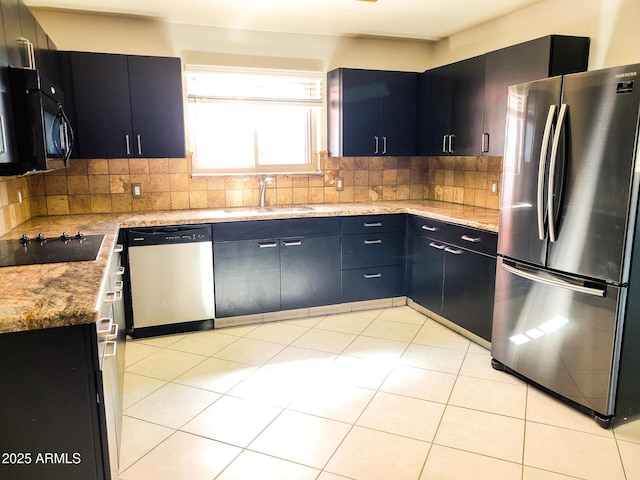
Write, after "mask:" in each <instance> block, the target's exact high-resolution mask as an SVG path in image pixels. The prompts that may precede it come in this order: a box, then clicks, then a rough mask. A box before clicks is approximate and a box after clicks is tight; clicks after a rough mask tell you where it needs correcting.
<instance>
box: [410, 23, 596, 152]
mask: <svg viewBox="0 0 640 480" xmlns="http://www.w3.org/2000/svg"><path fill="white" fill-rule="evenodd" d="M588 57H589V39H588V38H587V37H569V36H563V35H549V36H546V37H543V38H539V39H536V40H531V41H529V42H525V43H521V44H518V45H514V46H511V47H507V48H503V49H501V50H496V51H494V52H490V53H487V54H486V55H481V56H478V57H474V58H470V59H468V60H462V61H460V62H456V63H453V64H450V65H445V66H443V67H438V68H434V69H431V70H427V71H426V72H424V73H422V74H420V75H419V79H418V119H417V123H418V129H417V134H416V135H417V140H416V142H417V146H418V147H417V148H418V154H419V155H427V156H435V155H493V156H501V155H503V153H504V130H505V122H506V111H507V89H508V87H509V85H515V84H518V83H523V82H528V81H532V80H537V79H540V78H546V77H550V76H555V75H563V74H567V73H575V72H581V71H585V70H586V69H587V63H588Z"/></svg>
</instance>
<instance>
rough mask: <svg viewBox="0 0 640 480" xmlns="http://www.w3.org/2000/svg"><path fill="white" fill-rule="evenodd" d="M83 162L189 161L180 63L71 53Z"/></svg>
mask: <svg viewBox="0 0 640 480" xmlns="http://www.w3.org/2000/svg"><path fill="white" fill-rule="evenodd" d="M70 65H71V78H72V85H73V92H74V100H75V117H76V121H77V124H76V129H77V132H76V139H77V144H78V156H79V157H80V158H128V157H143V158H158V157H159V158H184V156H185V132H184V112H183V101H182V97H183V95H182V68H181V63H180V59H179V58H170V57H146V56H133V55H114V54H106V53H88V52H71V53H70Z"/></svg>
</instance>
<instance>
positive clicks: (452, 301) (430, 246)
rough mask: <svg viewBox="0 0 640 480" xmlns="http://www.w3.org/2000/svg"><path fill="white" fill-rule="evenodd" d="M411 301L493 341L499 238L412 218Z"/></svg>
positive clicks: (466, 228)
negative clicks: (492, 327) (492, 326)
mask: <svg viewBox="0 0 640 480" xmlns="http://www.w3.org/2000/svg"><path fill="white" fill-rule="evenodd" d="M409 232H410V233H409V242H408V243H409V247H408V249H409V252H408V255H407V296H408V297H409V298H411V299H412V300H413V301H415V302H416V303H418V304H419V305H422V306H423V307H425V308H427V309H428V310H430V311H432V312H434V313H436V314H438V315H440V316H441V317H444V318H446V319H447V320H449V321H451V322H453V323H455V324H456V325H459V326H460V327H462V328H464V329H465V330H467V331H469V332H471V333H473V334H475V335H478V336H479V337H481V338H483V339H485V340H486V341H488V342H490V341H491V324H492V321H493V295H494V282H495V270H496V246H497V235H496V234H495V233H493V232H486V231H482V230H477V229H473V228H469V227H463V226H459V225H453V224H447V223H444V222H439V221H437V220H431V219H425V218H421V217H411V219H410V226H409Z"/></svg>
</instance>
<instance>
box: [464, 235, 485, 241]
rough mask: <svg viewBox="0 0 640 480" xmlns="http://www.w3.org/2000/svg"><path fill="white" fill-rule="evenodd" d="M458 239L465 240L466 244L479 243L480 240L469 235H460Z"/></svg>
mask: <svg viewBox="0 0 640 480" xmlns="http://www.w3.org/2000/svg"><path fill="white" fill-rule="evenodd" d="M460 238H461V239H462V240H466V241H467V242H471V243H480V238H479V237H470V236H469V235H462V236H461V237H460Z"/></svg>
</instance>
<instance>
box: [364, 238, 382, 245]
mask: <svg viewBox="0 0 640 480" xmlns="http://www.w3.org/2000/svg"><path fill="white" fill-rule="evenodd" d="M378 243H382V240H380V239H379V238H378V239H377V240H365V241H364V244H365V245H375V244H378Z"/></svg>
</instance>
